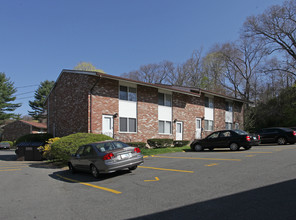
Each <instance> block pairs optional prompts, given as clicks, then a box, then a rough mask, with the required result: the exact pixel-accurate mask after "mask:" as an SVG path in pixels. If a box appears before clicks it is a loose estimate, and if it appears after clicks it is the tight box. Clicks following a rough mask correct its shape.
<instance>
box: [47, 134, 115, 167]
mask: <svg viewBox="0 0 296 220" xmlns="http://www.w3.org/2000/svg"><path fill="white" fill-rule="evenodd" d="M105 140H112V138H111V137H109V136H106V135H103V134H88V133H76V134H71V135H68V136H65V137H62V138H60V139H59V140H57V141H55V142H54V143H53V144H52V145H51V155H52V157H53V158H54V159H57V160H61V161H63V162H67V161H68V160H69V159H70V157H71V154H74V153H76V151H77V149H78V148H79V147H80V146H82V145H85V144H90V143H93V142H98V141H105Z"/></svg>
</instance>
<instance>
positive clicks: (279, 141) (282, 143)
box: [277, 137, 287, 145]
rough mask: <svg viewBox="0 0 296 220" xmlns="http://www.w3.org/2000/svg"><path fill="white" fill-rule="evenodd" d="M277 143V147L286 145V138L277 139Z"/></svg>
mask: <svg viewBox="0 0 296 220" xmlns="http://www.w3.org/2000/svg"><path fill="white" fill-rule="evenodd" d="M277 143H278V144H279V145H285V144H286V143H287V140H286V138H284V137H279V138H278V139H277Z"/></svg>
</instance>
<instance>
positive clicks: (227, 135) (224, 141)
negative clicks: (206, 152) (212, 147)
mask: <svg viewBox="0 0 296 220" xmlns="http://www.w3.org/2000/svg"><path fill="white" fill-rule="evenodd" d="M231 138H232V134H231V132H230V131H221V132H220V134H219V137H218V146H217V147H221V148H224V147H229V144H230V142H231Z"/></svg>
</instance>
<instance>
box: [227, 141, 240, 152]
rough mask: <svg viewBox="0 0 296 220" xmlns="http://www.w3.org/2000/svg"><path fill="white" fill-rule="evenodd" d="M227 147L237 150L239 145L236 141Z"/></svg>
mask: <svg viewBox="0 0 296 220" xmlns="http://www.w3.org/2000/svg"><path fill="white" fill-rule="evenodd" d="M229 148H230V150H232V151H237V150H239V145H238V144H237V143H231V144H230V145H229Z"/></svg>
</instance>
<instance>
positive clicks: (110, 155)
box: [103, 153, 114, 160]
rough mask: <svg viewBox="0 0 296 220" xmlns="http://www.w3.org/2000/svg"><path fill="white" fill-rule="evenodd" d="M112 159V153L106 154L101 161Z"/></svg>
mask: <svg viewBox="0 0 296 220" xmlns="http://www.w3.org/2000/svg"><path fill="white" fill-rule="evenodd" d="M113 157H114V154H113V153H108V154H106V155H105V156H104V157H103V160H111V159H112V158H113Z"/></svg>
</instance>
